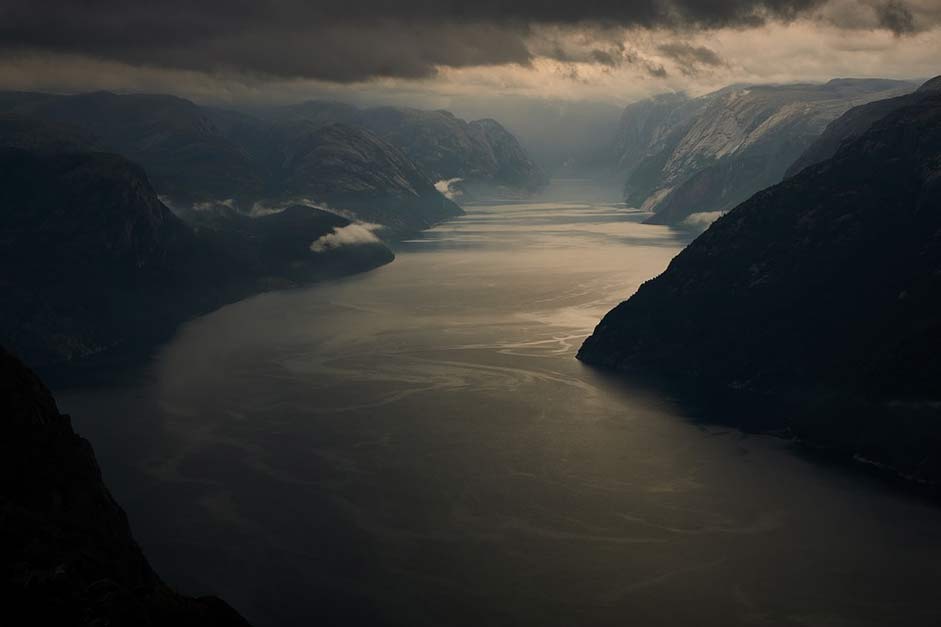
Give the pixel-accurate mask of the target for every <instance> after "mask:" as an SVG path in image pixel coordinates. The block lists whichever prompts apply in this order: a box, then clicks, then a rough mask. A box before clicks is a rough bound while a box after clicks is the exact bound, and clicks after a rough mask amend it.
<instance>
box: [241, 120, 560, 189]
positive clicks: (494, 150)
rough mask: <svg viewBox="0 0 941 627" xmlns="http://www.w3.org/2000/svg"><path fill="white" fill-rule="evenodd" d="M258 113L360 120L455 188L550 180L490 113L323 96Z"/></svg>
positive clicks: (523, 185) (524, 185)
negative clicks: (462, 114) (463, 115)
mask: <svg viewBox="0 0 941 627" xmlns="http://www.w3.org/2000/svg"><path fill="white" fill-rule="evenodd" d="M256 114H257V115H259V116H261V117H264V118H265V119H267V120H270V121H272V122H275V123H278V124H280V125H282V126H284V125H291V124H294V125H296V124H307V125H310V126H311V127H314V128H316V127H318V126H323V125H326V124H330V123H336V122H340V123H344V124H350V125H356V126H362V127H364V128H367V129H369V130H371V131H372V132H374V133H376V134H377V135H378V136H380V137H382V138H383V139H384V140H386V141H388V142H389V143H390V144H392V145H394V146H396V147H398V148H400V149H401V150H402V151H403V152H404V153H405V154H406V155H407V156H408V157H409V158H410V159H411V160H413V161H414V162H415V164H416V165H417V167H418V168H419V170H421V171H422V172H423V173H424V174H425V175H426V176H428V177H429V178H430V179H431V180H432V181H435V182H438V181H455V183H456V184H457V185H456V187H457V188H459V189H461V190H464V191H466V192H471V193H473V194H474V195H475V196H478V197H480V196H485V197H492V196H498V197H500V196H508V195H509V196H519V195H527V194H531V193H533V192H535V191H538V190H540V189H542V188H543V187H544V186H545V185H546V184H547V182H548V179H547V178H546V175H545V174H544V173H543V172H542V170H541V169H540V168H539V167H538V166H537V165H536V164H535V163H534V162H533V161H532V159H530V157H529V155H528V154H527V153H526V151H525V150H524V149H523V148H522V146H521V145H520V143H519V141H517V139H516V137H514V136H513V135H512V134H511V133H510V132H509V131H507V130H506V129H505V128H503V126H501V125H500V124H499V123H498V122H497V121H495V120H492V119H483V120H475V121H472V122H466V121H464V120H462V119H460V118H457V117H455V116H454V115H453V114H451V113H450V112H448V111H424V110H421V109H412V108H404V107H373V108H366V109H358V108H356V107H353V106H351V105H343V104H339V103H335V102H323V101H308V102H304V103H301V104H298V105H291V106H286V107H279V108H268V109H262V110H259V111H257V112H256Z"/></svg>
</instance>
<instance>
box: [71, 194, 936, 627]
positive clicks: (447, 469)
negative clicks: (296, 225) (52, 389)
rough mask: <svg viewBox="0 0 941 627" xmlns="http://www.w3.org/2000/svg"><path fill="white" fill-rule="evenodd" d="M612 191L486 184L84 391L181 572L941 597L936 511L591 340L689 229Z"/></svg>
mask: <svg viewBox="0 0 941 627" xmlns="http://www.w3.org/2000/svg"><path fill="white" fill-rule="evenodd" d="M586 189H588V187H587V186H586V185H584V184H582V185H579V184H578V183H577V182H573V181H569V182H568V183H567V184H566V185H565V187H564V188H560V187H559V186H558V185H557V186H556V187H554V188H553V189H552V191H551V192H550V194H549V196H548V197H547V198H545V199H541V200H539V201H536V202H519V203H512V204H504V205H476V206H474V205H471V206H468V207H466V209H467V211H468V214H467V215H466V216H463V217H461V218H458V219H456V220H453V221H451V222H448V223H445V224H442V225H440V226H438V227H437V228H434V229H432V230H430V231H427V232H425V233H422V234H421V235H419V236H417V237H416V238H414V239H411V240H408V241H406V242H403V243H402V244H401V245H400V246H399V247H398V249H397V250H396V255H397V257H396V260H395V262H393V263H391V264H389V265H387V266H384V267H382V268H380V269H378V270H375V271H373V272H370V273H367V274H363V275H359V276H356V277H352V278H349V279H345V280H342V281H337V282H333V283H329V284H324V285H319V286H315V287H312V288H308V289H298V290H291V291H284V292H276V293H270V294H266V295H262V296H259V297H256V298H252V299H249V300H246V301H242V302H240V303H236V304H234V305H231V306H228V307H225V308H223V309H221V310H219V311H216V312H215V313H213V314H210V315H208V316H205V317H203V318H200V319H198V320H195V321H193V322H192V323H190V324H188V325H186V326H185V327H184V328H183V329H181V330H180V332H179V333H178V334H177V335H176V337H175V338H174V339H173V340H172V341H171V342H170V343H169V344H167V345H166V346H165V347H163V349H161V351H160V352H159V354H158V355H157V357H156V358H155V359H154V361H153V362H152V363H151V364H149V365H148V366H147V367H146V368H145V369H144V370H143V371H142V372H141V373H139V374H138V375H135V376H132V377H131V378H130V380H129V381H128V382H127V383H126V384H123V385H121V386H115V387H111V388H96V389H84V390H83V389H76V390H69V391H63V392H61V393H59V394H58V395H57V396H58V398H59V400H60V406H61V407H62V409H63V411H68V412H70V413H72V415H73V420H74V422H75V425H76V428H77V430H78V431H80V432H81V433H83V435H86V436H87V437H89V438H90V439H91V440H92V441H94V442H95V447H96V451H97V452H98V456H99V458H100V460H101V463H102V466H103V469H104V473H105V479H106V480H107V481H108V483H109V484H110V485H111V486H112V488H113V490H114V492H115V493H116V497H117V498H118V500H119V501H120V502H121V503H122V504H123V505H124V507H125V508H126V509H127V511H128V514H129V516H130V519H131V523H132V525H133V527H134V529H135V531H136V534H137V537H138V539H139V540H140V542H141V544H142V545H143V548H144V550H145V551H146V553H147V554H148V555H149V556H150V558H151V561H152V562H153V563H154V566H155V568H156V569H157V570H158V571H159V572H160V573H161V574H162V575H163V576H164V577H165V578H166V579H167V580H168V581H169V582H170V583H172V584H174V585H176V586H178V587H179V588H180V589H181V590H182V591H185V592H197V593H202V592H215V593H219V594H221V595H222V596H224V598H226V599H228V600H230V601H231V602H232V603H233V604H234V605H235V606H236V607H237V608H238V609H239V610H240V611H241V612H243V613H244V614H245V616H246V617H247V618H248V619H249V620H251V621H253V622H254V623H255V624H257V625H260V626H266V625H309V624H312V623H315V622H316V623H320V624H330V623H331V621H332V622H335V623H337V624H346V625H356V624H373V625H376V624H378V625H401V624H409V625H441V624H448V625H468V626H471V625H473V626H475V627H477V626H479V625H542V626H545V625H558V626H560V627H561V626H563V625H564V626H571V625H624V624H637V625H651V626H656V625H664V626H666V625H670V626H672V627H677V626H694V625H695V626H697V627H699V626H710V625H715V626H717V627H718V626H722V627H726V626H734V625H775V626H777V625H807V624H822V625H823V624H825V625H844V624H846V625H872V626H879V627H882V626H884V625H887V624H931V623H934V622H937V621H938V620H939V619H941V610H938V609H937V604H936V603H935V602H934V599H935V595H936V590H935V588H936V586H935V585H934V582H936V581H937V580H938V577H939V576H941V548H939V547H941V512H939V511H938V510H937V509H936V508H934V507H929V506H927V505H925V504H923V503H921V502H919V501H917V500H913V499H909V498H907V497H902V496H898V495H896V494H889V493H887V492H884V491H883V490H882V489H881V488H880V487H879V485H878V484H876V483H874V482H867V481H862V480H860V478H859V477H856V476H851V475H849V474H847V473H845V472H843V471H841V470H839V469H834V468H827V467H821V466H819V465H816V464H814V463H811V462H808V461H806V460H803V459H801V458H800V457H798V456H796V455H794V454H793V452H792V451H791V450H790V449H789V448H788V446H787V445H786V443H784V442H782V441H779V440H775V439H773V438H767V437H752V436H744V435H742V434H740V433H738V432H735V431H734V430H730V429H726V428H720V427H709V426H703V425H701V424H699V423H697V422H695V421H694V420H693V419H694V418H696V417H697V416H696V415H694V414H692V413H691V412H690V410H689V409H686V408H684V407H683V406H681V405H679V404H678V403H676V402H675V401H673V400H672V399H669V398H665V397H663V396H661V395H658V394H656V393H655V392H653V391H651V390H646V389H643V388H640V387H638V386H636V385H624V383H623V382H622V381H614V380H611V379H610V378H609V377H608V376H606V375H604V374H602V373H599V372H597V371H594V370H592V369H590V368H587V367H585V366H583V365H582V364H580V363H579V362H578V361H576V360H575V359H574V355H575V352H576V350H577V348H578V346H579V345H580V343H581V342H582V340H583V339H584V338H585V336H586V335H588V334H589V333H590V331H591V330H592V328H593V326H594V325H595V324H596V323H597V321H598V320H599V319H600V318H601V316H602V315H603V314H604V313H605V312H606V311H607V310H609V309H610V308H611V307H612V306H613V305H615V304H616V303H617V302H619V301H620V300H623V299H624V298H626V297H628V296H629V295H630V294H631V293H632V292H633V291H634V290H635V289H636V288H637V286H638V285H640V284H641V283H642V282H643V281H645V280H647V279H649V278H651V277H653V276H655V275H656V274H658V273H659V272H661V271H662V270H663V269H664V268H665V267H666V265H667V264H668V262H669V260H670V259H671V258H672V257H673V255H675V254H676V253H677V252H678V251H679V250H680V248H681V247H682V246H683V245H684V244H685V243H686V241H685V239H684V238H685V237H686V236H685V235H682V234H678V233H677V232H675V231H671V230H670V229H668V228H666V227H660V226H647V225H642V224H640V221H641V220H642V219H643V218H645V217H646V215H647V214H642V213H639V212H636V211H633V210H630V209H627V208H625V207H623V206H620V205H616V204H610V203H606V202H602V201H601V199H598V198H591V201H586V200H584V199H585V197H586V196H585V190H586ZM579 198H582V200H578V199H579Z"/></svg>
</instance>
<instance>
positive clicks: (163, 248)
mask: <svg viewBox="0 0 941 627" xmlns="http://www.w3.org/2000/svg"><path fill="white" fill-rule="evenodd" d="M49 133H50V134H52V132H51V131H49ZM239 218H240V219H238V220H231V221H227V222H218V223H216V224H215V225H213V227H212V228H208V227H207V226H206V225H205V224H204V225H202V226H201V227H200V228H199V229H198V230H197V231H194V230H193V228H191V227H190V226H189V225H187V224H185V223H184V222H183V221H182V220H180V219H179V218H178V217H177V216H176V215H174V214H173V213H172V212H171V211H170V210H169V209H168V208H167V207H166V206H165V205H164V204H163V203H161V202H160V200H159V199H158V198H157V195H156V193H155V192H154V190H153V189H152V188H151V186H150V183H149V181H148V180H147V177H146V175H145V173H144V171H143V170H142V169H141V168H140V167H139V166H137V165H135V164H132V163H130V162H128V161H127V160H126V159H124V158H123V157H120V156H118V155H113V154H108V153H96V152H64V153H49V152H32V151H27V150H22V149H18V148H4V149H0V286H2V288H3V289H2V292H0V294H2V295H0V329H2V330H0V341H2V342H3V343H5V344H7V345H9V346H11V347H13V348H14V349H15V350H16V351H17V353H19V354H21V355H23V356H25V357H27V358H29V359H30V360H31V363H33V364H34V366H36V367H38V368H40V369H45V368H47V367H50V366H53V365H56V364H62V363H65V362H78V361H81V360H86V359H89V358H92V357H96V356H101V355H103V354H108V353H111V352H114V351H121V350H133V349H134V348H135V347H146V346H148V345H150V344H151V343H152V342H153V341H155V340H158V339H160V338H162V337H163V336H164V335H165V334H166V333H169V332H170V331H171V330H172V329H173V328H174V327H175V326H176V325H177V324H178V323H179V322H180V321H181V320H184V319H186V318H187V317H189V316H192V315H195V314H198V313H201V312H205V311H208V310H211V309H213V308H215V307H218V306H219V305H221V304H223V303H225V302H230V301H232V300H236V299H238V298H241V297H244V296H246V295H248V294H251V293H253V292H257V291H259V290H263V289H267V288H269V287H271V286H282V285H291V284H296V283H301V282H306V281H311V280H317V279H321V278H325V277H330V276H340V275H343V274H348V273H350V272H356V271H361V270H365V269H369V268H372V267H376V266H378V265H381V264H382V263H386V262H388V261H390V260H391V259H392V254H391V252H390V251H389V250H388V249H387V248H385V247H384V246H383V245H382V244H381V243H379V242H378V241H368V242H365V243H366V244H369V245H368V246H366V245H357V246H351V247H348V248H343V249H337V250H333V249H330V250H323V251H318V250H313V249H312V248H311V247H312V245H313V243H314V242H315V241H317V240H318V239H319V238H321V237H324V236H329V235H331V234H333V233H334V231H335V230H336V229H340V228H344V227H348V226H351V223H350V222H349V220H347V219H345V218H342V217H339V216H336V215H333V214H330V213H326V212H323V211H318V210H316V209H312V208H308V207H304V208H298V209H295V210H292V211H291V212H288V213H286V214H285V215H283V216H279V217H275V216H269V217H265V218H259V219H256V220H253V219H250V218H247V217H245V216H239Z"/></svg>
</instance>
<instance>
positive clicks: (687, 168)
mask: <svg viewBox="0 0 941 627" xmlns="http://www.w3.org/2000/svg"><path fill="white" fill-rule="evenodd" d="M913 88H914V85H913V84H910V83H906V82H902V81H889V80H881V79H859V80H857V79H835V80H832V81H830V82H828V83H826V84H823V85H810V84H794V85H756V86H742V85H733V86H730V87H726V88H724V89H722V90H719V91H717V92H714V93H712V94H708V95H706V96H702V97H699V98H694V99H690V98H687V97H686V96H684V95H682V94H671V95H666V96H661V97H658V98H655V99H652V100H648V101H644V102H640V103H635V104H634V105H631V106H629V107H628V108H627V109H626V110H625V113H624V116H623V118H622V121H621V126H620V130H619V132H618V135H617V137H616V139H615V141H614V143H613V148H612V149H609V150H610V151H611V153H612V156H611V157H610V159H613V161H612V163H615V164H616V168H617V170H618V171H619V172H620V173H621V174H620V175H621V176H623V177H624V180H625V181H626V182H625V198H626V201H627V202H628V203H629V204H632V205H634V206H638V207H642V208H644V209H648V210H652V211H654V212H655V214H654V215H653V216H652V217H651V218H650V219H649V220H648V222H649V223H652V224H670V225H680V224H683V223H684V221H686V220H687V219H689V218H690V216H692V215H693V214H703V216H702V217H703V218H710V217H715V216H716V215H718V214H719V213H720V212H722V211H726V210H728V209H730V208H732V207H734V206H735V205H736V204H738V203H740V202H742V201H743V200H745V199H746V198H748V197H749V196H751V195H752V194H753V193H755V192H757V191H759V190H760V189H763V188H765V187H767V186H769V185H773V184H775V183H777V182H779V181H780V180H781V179H782V178H783V176H784V173H785V171H786V170H787V168H788V166H790V165H791V164H792V163H793V162H794V161H795V160H796V159H797V158H798V157H799V156H800V155H801V154H802V153H803V152H804V151H805V150H806V149H807V147H808V146H810V144H811V143H812V142H813V141H814V139H816V138H817V136H819V135H820V133H821V132H822V131H823V129H824V127H825V126H826V125H827V124H828V123H829V122H830V121H832V120H834V119H835V118H837V117H838V116H840V115H841V114H842V113H843V112H845V111H846V110H847V109H849V108H850V107H853V106H854V105H858V104H861V103H865V102H869V101H871V100H875V99H880V98H886V97H890V96H895V95H899V94H902V93H906V92H909V91H911V90H912V89H913ZM698 218H699V216H696V217H693V218H692V222H694V223H697V224H698V223H699V222H701V220H699V219H698Z"/></svg>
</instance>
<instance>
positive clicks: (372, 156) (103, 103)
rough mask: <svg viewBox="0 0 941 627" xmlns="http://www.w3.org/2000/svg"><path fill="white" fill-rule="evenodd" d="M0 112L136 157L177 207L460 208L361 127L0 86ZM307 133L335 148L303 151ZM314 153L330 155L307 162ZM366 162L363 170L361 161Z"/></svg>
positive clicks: (408, 216)
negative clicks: (323, 126)
mask: <svg viewBox="0 0 941 627" xmlns="http://www.w3.org/2000/svg"><path fill="white" fill-rule="evenodd" d="M0 112H2V113H0V115H3V116H6V117H9V118H10V119H13V118H16V119H19V120H28V119H31V120H34V121H36V123H41V124H44V125H46V126H47V127H53V126H55V127H57V128H58V131H57V133H56V134H57V136H59V137H65V136H67V135H69V134H72V135H75V136H80V137H82V138H85V139H84V143H85V144H86V146H87V147H90V148H95V149H99V150H107V151H111V152H116V153H119V154H121V155H123V156H125V157H127V158H128V159H130V160H131V161H134V162H136V163H140V164H141V165H142V166H144V168H145V169H146V170H147V172H148V175H149V176H150V177H151V179H152V181H153V185H154V187H155V188H156V190H157V192H158V194H159V195H160V196H161V197H162V198H164V199H165V200H166V201H167V202H170V203H172V205H173V206H174V207H177V208H187V207H191V206H194V205H197V204H205V203H227V204H229V205H232V206H236V207H239V208H241V209H243V210H244V211H246V212H247V211H249V210H250V209H251V208H252V207H253V206H255V205H256V204H257V205H262V206H287V205H290V204H293V203H294V202H296V201H298V200H303V201H304V202H307V203H310V202H313V203H320V204H329V205H331V206H332V207H334V208H335V209H337V210H341V211H345V212H346V213H348V214H350V215H353V216H355V217H357V218H362V219H366V220H382V219H385V218H388V219H389V220H390V222H389V223H388V224H387V226H390V227H393V228H394V229H396V230H398V231H408V230H412V231H414V230H418V229H422V228H426V227H427V226H429V225H431V224H433V223H435V222H439V221H441V220H443V219H445V218H448V217H452V216H455V215H459V214H460V209H459V208H458V207H457V206H456V205H454V204H453V203H452V202H451V201H449V200H447V199H446V198H444V196H443V195H442V194H441V193H440V192H439V191H438V190H436V189H435V188H434V185H433V182H432V181H429V180H424V179H427V177H425V176H424V175H423V174H421V173H419V172H418V171H417V170H416V167H415V165H414V164H412V163H409V162H408V158H407V157H404V156H403V155H402V154H401V152H399V151H397V150H396V149H395V148H393V147H392V146H390V145H389V144H388V143H386V142H383V141H382V140H380V139H378V138H375V137H373V136H371V135H370V134H369V133H368V131H366V130H363V129H357V130H352V129H347V130H346V131H345V132H342V133H341V132H337V131H336V130H334V131H332V132H324V133H320V131H319V128H320V125H313V124H311V123H310V122H303V121H300V120H298V121H296V123H293V124H272V123H271V122H268V121H265V120H262V119H259V118H257V117H253V116H250V115H246V114H242V113H238V112H232V111H224V110H219V109H211V108H204V107H200V106H198V105H196V104H194V103H192V102H190V101H188V100H184V99H182V98H176V97H173V96H163V95H145V94H136V95H116V94H112V93H108V92H97V93H90V94H80V95H76V96H56V95H47V94H32V93H7V94H0ZM0 123H2V120H0ZM318 137H319V139H318ZM312 141H313V142H318V141H319V142H320V143H321V144H324V143H325V142H326V143H328V144H329V145H330V146H331V147H332V148H331V150H323V149H321V150H314V151H307V152H306V153H305V152H304V150H305V146H307V145H309V144H310V143H311V142H312ZM343 142H348V143H346V144H344V143H343ZM21 143H22V142H21ZM321 148H322V146H321ZM340 155H343V157H342V158H340V159H335V158H336V157H338V156H340ZM301 157H303V158H301ZM320 157H322V158H324V159H328V160H329V159H334V160H333V161H325V162H324V163H321V164H316V163H314V159H316V158H320ZM366 160H372V163H371V167H370V168H365V167H363V164H364V163H365V161H366ZM346 167H348V169H344V168H346ZM354 190H355V193H352V194H351V193H350V192H351V191H354ZM347 200H349V204H348V205H347V206H344V203H345V202H346V201H347ZM360 211H361V212H363V215H359V213H358V212H360ZM367 214H368V215H367Z"/></svg>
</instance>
